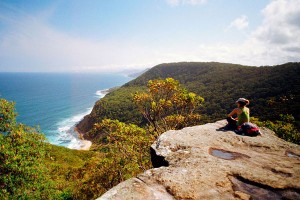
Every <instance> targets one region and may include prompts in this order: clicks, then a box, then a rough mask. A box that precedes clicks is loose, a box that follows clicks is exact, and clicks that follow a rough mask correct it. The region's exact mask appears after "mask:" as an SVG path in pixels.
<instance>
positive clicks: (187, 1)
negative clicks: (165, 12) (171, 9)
mask: <svg viewBox="0 0 300 200" xmlns="http://www.w3.org/2000/svg"><path fill="white" fill-rule="evenodd" d="M166 1H167V3H168V4H169V5H171V6H179V5H200V4H204V3H206V2H207V0H166Z"/></svg>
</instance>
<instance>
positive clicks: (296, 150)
mask: <svg viewBox="0 0 300 200" xmlns="http://www.w3.org/2000/svg"><path fill="white" fill-rule="evenodd" d="M225 124H226V121H225V120H222V121H218V122H216V123H211V124H205V125H201V126H194V127H188V128H184V129H182V130H177V131H168V132H165V133H163V134H162V135H161V136H160V137H159V138H158V139H157V141H156V142H155V143H154V144H153V145H152V146H151V147H152V149H153V155H152V156H153V157H154V159H153V160H156V161H155V162H156V163H154V164H155V165H157V167H159V168H154V169H150V170H147V171H145V172H144V173H142V174H140V175H138V176H137V177H136V178H132V179H129V180H127V181H125V182H122V183H120V184H119V185H117V186H116V187H114V188H112V189H111V190H109V191H108V192H107V193H105V194H104V195H103V196H102V197H100V198H98V199H99V200H110V199H144V200H148V199H149V200H150V199H151V200H152V199H247V200H249V199H278V200H279V199H300V156H299V155H300V146H299V145H296V144H292V143H288V142H286V141H283V140H281V139H279V138H278V137H276V136H275V134H274V132H272V131H270V130H268V129H262V130H261V132H262V135H261V136H257V137H247V136H240V135H236V134H235V133H234V132H233V131H228V132H223V131H218V129H219V128H220V127H222V126H224V125H225ZM158 156H159V158H160V160H162V159H164V160H165V162H164V165H162V163H159V162H157V157H158ZM155 158H156V159H155Z"/></svg>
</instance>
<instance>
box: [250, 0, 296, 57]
mask: <svg viewBox="0 0 300 200" xmlns="http://www.w3.org/2000/svg"><path fill="white" fill-rule="evenodd" d="M262 14H263V15H264V20H263V23H262V25H261V26H260V27H258V28H257V30H256V31H255V32H253V34H252V36H251V38H250V40H249V42H250V41H252V42H255V43H257V44H258V45H260V46H262V47H264V49H265V50H264V55H266V57H269V59H274V60H278V61H279V60H281V62H286V61H299V60H300V49H299V47H300V0H274V1H272V2H271V3H270V4H269V5H268V6H266V8H265V9H264V10H263V11H262Z"/></svg>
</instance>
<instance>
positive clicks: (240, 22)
mask: <svg viewBox="0 0 300 200" xmlns="http://www.w3.org/2000/svg"><path fill="white" fill-rule="evenodd" d="M248 25H249V22H248V18H247V16H246V15H242V16H240V17H238V18H236V19H235V20H233V21H232V22H231V23H230V25H229V27H228V28H232V27H234V28H237V29H238V30H243V29H245V28H247V27H248Z"/></svg>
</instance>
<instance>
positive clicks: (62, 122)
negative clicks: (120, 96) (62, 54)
mask: <svg viewBox="0 0 300 200" xmlns="http://www.w3.org/2000/svg"><path fill="white" fill-rule="evenodd" d="M131 79H132V78H130V77H128V76H126V75H122V74H85V73H0V98H5V99H7V100H9V101H14V102H15V103H16V105H15V107H16V111H17V113H18V116H17V122H19V123H23V124H26V125H29V126H34V127H37V126H39V128H40V130H41V132H42V133H44V134H45V136H46V137H47V140H48V142H50V143H51V144H55V145H59V146H65V147H68V148H71V149H80V148H81V146H82V141H81V140H80V139H79V138H78V135H77V133H76V132H74V126H75V125H76V124H77V123H78V122H79V121H80V120H81V119H82V118H83V117H84V116H85V115H87V114H89V113H90V112H91V110H92V108H93V106H94V104H95V102H96V101H97V100H99V99H100V98H102V97H104V96H105V94H106V93H105V91H106V90H107V89H109V88H112V87H116V86H121V85H123V84H125V83H126V82H128V81H130V80H131Z"/></svg>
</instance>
